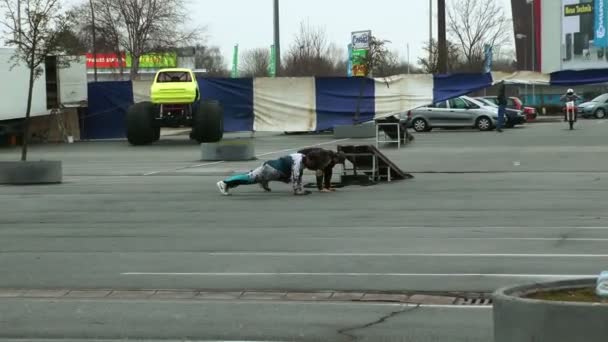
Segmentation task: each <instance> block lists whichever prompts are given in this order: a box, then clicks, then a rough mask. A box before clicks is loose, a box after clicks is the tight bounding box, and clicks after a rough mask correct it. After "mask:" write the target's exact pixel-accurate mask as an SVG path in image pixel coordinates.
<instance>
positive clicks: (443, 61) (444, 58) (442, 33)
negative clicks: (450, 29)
mask: <svg viewBox="0 0 608 342" xmlns="http://www.w3.org/2000/svg"><path fill="white" fill-rule="evenodd" d="M437 16H438V18H437V19H438V23H437V27H438V31H439V32H438V33H437V37H438V42H439V51H438V52H439V73H440V74H447V72H448V46H447V37H446V24H445V0H437Z"/></svg>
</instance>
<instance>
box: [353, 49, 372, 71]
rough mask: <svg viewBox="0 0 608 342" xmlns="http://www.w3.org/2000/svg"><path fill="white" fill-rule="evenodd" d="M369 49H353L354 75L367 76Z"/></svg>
mask: <svg viewBox="0 0 608 342" xmlns="http://www.w3.org/2000/svg"><path fill="white" fill-rule="evenodd" d="M368 52H369V51H368V50H353V52H352V56H351V59H352V68H353V69H352V70H353V71H352V75H353V76H359V77H361V76H367V66H366V62H367V54H368Z"/></svg>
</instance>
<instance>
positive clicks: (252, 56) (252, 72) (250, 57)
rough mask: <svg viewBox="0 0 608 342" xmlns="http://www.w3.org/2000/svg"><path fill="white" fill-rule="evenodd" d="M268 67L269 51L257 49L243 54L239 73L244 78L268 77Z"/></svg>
mask: <svg viewBox="0 0 608 342" xmlns="http://www.w3.org/2000/svg"><path fill="white" fill-rule="evenodd" d="M269 67H270V49H265V48H257V49H253V50H248V51H245V53H243V57H242V59H241V65H240V69H241V70H240V73H241V75H243V76H246V77H265V76H268V70H269Z"/></svg>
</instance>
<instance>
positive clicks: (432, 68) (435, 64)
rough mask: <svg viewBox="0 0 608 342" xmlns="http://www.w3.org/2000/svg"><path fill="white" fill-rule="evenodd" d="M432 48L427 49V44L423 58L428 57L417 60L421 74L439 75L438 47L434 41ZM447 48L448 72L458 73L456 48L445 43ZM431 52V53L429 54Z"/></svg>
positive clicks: (458, 54)
mask: <svg viewBox="0 0 608 342" xmlns="http://www.w3.org/2000/svg"><path fill="white" fill-rule="evenodd" d="M432 44H433V45H432V46H431V47H429V43H427V44H426V45H425V46H424V48H423V49H424V51H425V53H424V54H423V55H424V56H429V55H430V58H431V60H430V61H429V57H424V58H418V65H420V67H421V68H422V72H424V73H427V74H436V73H439V45H438V44H437V41H436V40H433V41H432ZM447 47H448V72H454V71H459V69H460V64H461V62H460V60H461V58H460V51H459V49H458V47H457V46H456V45H455V44H454V43H452V42H451V41H447ZM431 51H432V53H431Z"/></svg>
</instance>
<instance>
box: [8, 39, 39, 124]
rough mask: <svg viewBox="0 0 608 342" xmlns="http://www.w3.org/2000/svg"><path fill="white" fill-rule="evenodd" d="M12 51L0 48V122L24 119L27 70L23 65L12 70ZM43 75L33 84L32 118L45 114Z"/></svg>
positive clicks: (27, 79) (27, 81) (27, 80)
mask: <svg viewBox="0 0 608 342" xmlns="http://www.w3.org/2000/svg"><path fill="white" fill-rule="evenodd" d="M13 51H14V49H10V48H0V121H1V120H9V119H18V118H23V117H25V112H26V108H27V93H28V85H29V70H28V69H27V68H26V67H24V66H23V65H18V66H15V67H14V68H12V70H11V66H12V65H13V64H14V63H13V62H12V61H11V57H12V56H13ZM47 113H48V112H47V109H46V81H45V79H44V74H43V75H42V76H41V77H40V78H38V79H37V80H36V82H35V83H34V93H33V98H32V116H39V115H45V114H47Z"/></svg>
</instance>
